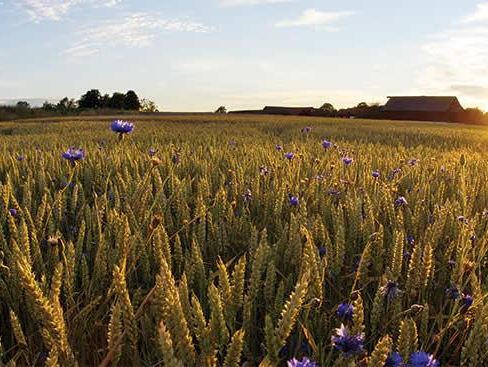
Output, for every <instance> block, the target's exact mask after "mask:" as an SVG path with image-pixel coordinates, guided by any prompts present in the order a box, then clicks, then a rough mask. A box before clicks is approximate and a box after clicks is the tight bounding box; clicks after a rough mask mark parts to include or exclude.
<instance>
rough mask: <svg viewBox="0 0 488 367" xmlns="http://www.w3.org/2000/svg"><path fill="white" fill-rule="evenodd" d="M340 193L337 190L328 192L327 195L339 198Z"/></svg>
mask: <svg viewBox="0 0 488 367" xmlns="http://www.w3.org/2000/svg"><path fill="white" fill-rule="evenodd" d="M340 193H341V192H340V191H339V190H337V189H330V190H329V191H327V194H329V195H330V196H338V195H340Z"/></svg>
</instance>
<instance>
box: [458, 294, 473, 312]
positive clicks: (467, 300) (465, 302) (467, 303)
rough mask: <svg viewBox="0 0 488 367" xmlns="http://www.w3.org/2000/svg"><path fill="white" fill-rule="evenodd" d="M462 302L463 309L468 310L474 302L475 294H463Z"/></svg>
mask: <svg viewBox="0 0 488 367" xmlns="http://www.w3.org/2000/svg"><path fill="white" fill-rule="evenodd" d="M460 302H461V308H462V310H463V311H466V310H467V309H468V308H470V307H471V305H472V304H473V296H471V295H470V294H463V297H462V298H461V300H460Z"/></svg>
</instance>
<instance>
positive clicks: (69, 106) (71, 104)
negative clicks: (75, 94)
mask: <svg viewBox="0 0 488 367" xmlns="http://www.w3.org/2000/svg"><path fill="white" fill-rule="evenodd" d="M76 107H77V104H76V101H75V100H74V99H72V98H71V99H70V98H68V97H64V98H63V99H61V100H60V101H59V102H58V104H57V105H56V109H57V110H58V111H59V112H61V113H62V114H66V113H69V112H72V111H74V110H75V109H76Z"/></svg>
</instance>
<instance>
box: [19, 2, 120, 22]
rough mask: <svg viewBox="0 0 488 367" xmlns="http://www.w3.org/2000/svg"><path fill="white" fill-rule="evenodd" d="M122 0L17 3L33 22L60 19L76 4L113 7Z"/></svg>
mask: <svg viewBox="0 0 488 367" xmlns="http://www.w3.org/2000/svg"><path fill="white" fill-rule="evenodd" d="M121 1H122V0H20V1H18V3H17V4H18V5H19V6H20V7H21V8H23V9H25V11H27V13H28V14H29V16H30V18H31V19H32V20H33V21H35V22H40V21H43V20H60V19H61V18H62V17H63V16H64V15H66V14H67V13H68V12H69V11H70V9H71V8H73V7H74V6H77V5H83V4H85V5H91V6H95V7H113V6H115V5H117V4H119V3H120V2H121Z"/></svg>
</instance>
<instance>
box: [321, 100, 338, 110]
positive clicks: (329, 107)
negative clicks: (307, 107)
mask: <svg viewBox="0 0 488 367" xmlns="http://www.w3.org/2000/svg"><path fill="white" fill-rule="evenodd" d="M320 110H322V111H324V112H330V113H334V112H336V109H335V107H334V106H333V105H332V103H327V102H326V103H324V104H323V105H322V106H321V107H320Z"/></svg>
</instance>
